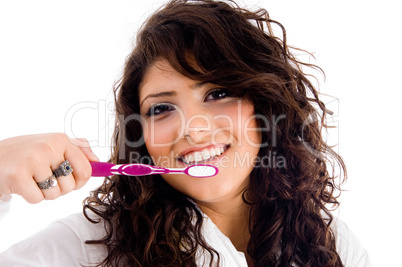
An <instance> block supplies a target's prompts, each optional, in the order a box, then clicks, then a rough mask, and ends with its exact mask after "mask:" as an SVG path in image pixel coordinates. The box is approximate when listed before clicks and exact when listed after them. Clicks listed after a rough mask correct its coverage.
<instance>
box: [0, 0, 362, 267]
mask: <svg viewBox="0 0 402 267" xmlns="http://www.w3.org/2000/svg"><path fill="white" fill-rule="evenodd" d="M272 24H276V25H279V26H280V27H282V26H281V25H280V24H279V23H277V22H275V21H272V20H271V19H270V18H269V17H268V14H267V12H266V11H265V10H259V11H257V12H251V11H248V10H244V9H241V8H239V7H238V6H236V4H235V3H234V2H229V1H228V2H221V1H209V0H201V1H182V0H177V1H171V2H169V3H168V4H167V5H165V6H164V7H163V8H162V9H160V10H159V11H157V12H156V13H155V14H154V15H153V16H151V17H150V18H149V19H148V21H147V22H146V23H145V24H144V25H143V27H142V29H141V31H140V32H139V34H138V37H137V43H136V46H135V48H134V50H133V52H132V53H131V55H130V56H129V58H128V60H127V62H126V67H125V72H124V75H123V77H122V79H121V81H120V83H119V84H118V86H117V88H116V91H115V94H116V111H117V116H116V131H115V135H114V152H113V155H112V158H111V162H113V163H115V164H124V163H136V162H139V163H147V164H154V165H157V166H162V167H186V166H189V165H192V164H199V163H202V164H211V165H215V166H217V167H218V168H219V173H218V174H217V175H216V176H214V177H210V178H192V177H188V176H183V175H173V174H164V175H149V176H139V177H128V176H123V175H116V176H113V177H108V178H106V179H105V182H104V184H103V185H102V186H101V187H100V188H99V189H98V190H96V191H95V192H93V194H92V195H91V196H90V197H88V198H87V199H86V204H85V207H84V215H85V217H84V216H83V215H73V216H71V217H69V218H66V219H65V220H62V221H60V222H58V223H56V224H53V225H52V226H51V227H49V228H48V229H46V230H44V231H43V232H41V233H38V234H37V235H36V236H34V237H32V238H30V239H28V240H26V241H24V242H22V243H20V244H17V245H15V246H13V247H11V248H10V249H9V250H8V251H6V252H5V253H4V254H3V255H1V256H0V262H6V263H8V264H11V265H12V264H14V265H18V264H25V263H29V264H36V265H38V266H60V265H64V266H77V265H83V266H94V265H102V266H369V261H368V257H367V254H366V252H365V251H364V249H362V248H361V247H360V245H359V244H358V242H357V240H356V239H355V238H354V237H353V235H352V234H351V233H350V232H349V231H348V228H347V227H346V226H345V225H344V224H343V223H342V222H339V221H337V220H334V219H333V216H332V215H331V213H330V211H329V208H334V207H337V206H338V204H339V203H338V201H337V197H336V190H337V189H339V188H338V186H337V183H336V179H335V177H334V175H333V169H334V168H335V165H336V164H339V166H341V171H345V168H344V163H343V162H342V159H341V158H340V157H339V156H338V155H337V154H336V153H335V152H334V151H332V150H331V148H330V147H329V146H328V145H327V144H326V143H325V142H324V141H323V139H322V136H321V130H322V128H323V127H324V121H325V116H326V115H327V114H328V112H329V111H328V110H327V109H326V107H325V105H324V104H323V103H322V102H321V101H320V99H319V94H318V92H317V90H316V89H315V88H314V87H313V85H312V84H311V83H310V81H309V80H308V79H307V77H306V75H305V74H304V73H303V71H302V67H303V68H304V67H312V66H310V65H309V64H303V63H302V62H299V61H297V59H296V58H295V57H294V56H293V55H292V54H291V53H290V51H289V48H288V46H287V44H286V38H282V39H280V38H278V37H276V36H274V34H273V32H272V29H271V26H272ZM282 29H283V27H282ZM283 32H284V29H283ZM284 33H285V32H284ZM285 36H286V35H285V34H284V35H283V37H285ZM79 141H80V140H75V143H77V142H79ZM0 148H1V151H3V152H0V156H1V155H3V156H1V157H0V159H1V160H2V162H1V163H0V164H1V166H7V167H5V170H7V171H4V172H3V174H2V176H1V180H0V182H1V183H2V184H1V188H4V189H2V191H1V192H0V193H1V194H2V195H3V196H2V198H3V199H4V200H5V201H6V200H7V195H8V194H11V193H17V194H20V195H22V196H24V197H25V198H26V199H27V200H28V201H30V202H38V201H40V200H41V199H43V198H46V199H52V198H56V197H57V196H58V195H60V194H64V193H67V192H69V191H71V190H72V189H74V188H78V187H80V186H81V185H82V184H84V183H85V182H86V180H87V179H88V178H89V176H90V172H91V169H90V165H89V162H90V161H96V157H95V156H94V155H92V153H91V151H90V149H88V148H82V147H81V148H80V147H79V146H76V145H73V144H71V143H70V142H69V141H68V139H67V138H66V137H65V136H64V135H59V134H57V135H40V136H29V137H19V138H13V139H9V140H5V141H3V142H1V143H0ZM38 148H39V149H38ZM6 151H8V153H7V157H5V156H4V155H6V154H5V153H6ZM10 151H13V153H10ZM22 151H24V153H22ZM27 151H28V152H30V153H27ZM1 153H3V154H1ZM21 154H24V155H28V156H26V157H28V159H31V160H30V163H29V164H28V165H26V164H25V166H26V168H25V169H23V170H19V171H18V172H16V171H15V169H16V168H14V167H15V166H23V165H22V164H19V165H16V164H17V163H18V161H20V160H24V162H29V160H27V159H26V158H25V159H21V157H20V156H19V155H21ZM29 155H31V157H29ZM32 158H33V159H32ZM38 159H40V160H38ZM66 160H68V161H69V163H70V165H69V166H70V167H71V168H73V172H72V173H65V175H61V176H60V177H59V178H54V177H53V174H52V170H55V169H59V164H60V162H65V161H66ZM16 162H17V163H16ZM49 167H50V168H49ZM32 177H33V178H34V180H33V179H32ZM47 177H49V178H48V179H46V180H45V179H44V178H47ZM43 180H45V181H46V183H44V182H43ZM55 181H57V185H56V184H55ZM38 185H39V187H41V188H42V189H40V188H39V187H38ZM3 205H4V204H3ZM14 265H13V266H14Z"/></svg>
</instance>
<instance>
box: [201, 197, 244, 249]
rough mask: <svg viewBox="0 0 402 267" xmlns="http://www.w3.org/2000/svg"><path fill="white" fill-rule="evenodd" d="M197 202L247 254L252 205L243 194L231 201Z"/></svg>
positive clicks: (236, 245) (235, 245) (219, 227)
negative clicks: (248, 203)
mask: <svg viewBox="0 0 402 267" xmlns="http://www.w3.org/2000/svg"><path fill="white" fill-rule="evenodd" d="M196 203H197V205H198V206H199V207H200V208H201V210H202V211H203V212H204V213H205V214H206V215H208V217H209V218H210V219H211V220H212V222H213V223H214V224H215V225H216V226H217V227H218V229H219V230H220V231H221V232H222V233H223V234H224V235H225V236H227V237H228V238H229V239H230V240H231V242H232V244H233V245H234V247H235V248H236V249H237V250H238V251H241V252H243V253H245V254H246V253H247V245H248V241H249V239H250V232H249V213H250V206H249V205H247V204H246V203H244V201H243V199H242V197H241V195H240V196H239V197H236V198H234V199H232V200H231V201H227V200H225V201H221V202H198V201H196Z"/></svg>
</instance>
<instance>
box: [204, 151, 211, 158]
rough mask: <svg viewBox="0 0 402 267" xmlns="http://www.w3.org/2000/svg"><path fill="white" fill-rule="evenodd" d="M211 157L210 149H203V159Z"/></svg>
mask: <svg viewBox="0 0 402 267" xmlns="http://www.w3.org/2000/svg"><path fill="white" fill-rule="evenodd" d="M210 157H211V154H210V153H209V151H208V150H203V151H202V159H204V160H205V159H209V158H210Z"/></svg>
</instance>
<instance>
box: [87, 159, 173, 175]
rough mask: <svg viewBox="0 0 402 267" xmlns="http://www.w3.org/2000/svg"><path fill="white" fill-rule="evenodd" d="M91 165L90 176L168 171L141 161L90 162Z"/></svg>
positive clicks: (147, 173) (146, 173)
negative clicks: (119, 163)
mask: <svg viewBox="0 0 402 267" xmlns="http://www.w3.org/2000/svg"><path fill="white" fill-rule="evenodd" d="M91 167H92V175H91V176H92V177H104V176H112V175H115V174H122V175H132V176H141V175H149V174H156V173H159V174H161V173H167V172H168V170H167V169H165V168H160V167H154V166H150V165H147V164H141V163H134V164H121V165H115V164H112V163H108V162H91Z"/></svg>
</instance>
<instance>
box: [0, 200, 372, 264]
mask: <svg viewBox="0 0 402 267" xmlns="http://www.w3.org/2000/svg"><path fill="white" fill-rule="evenodd" d="M9 206H10V198H7V197H4V196H3V197H2V198H1V199H0V218H1V217H2V216H3V215H4V214H5V213H6V212H7V211H8V209H9ZM333 228H334V232H335V237H336V246H337V249H338V253H339V255H340V257H341V259H342V262H343V264H344V265H345V266H346V267H349V266H351V267H352V266H353V267H370V266H372V265H371V263H370V261H369V258H368V255H367V252H366V251H365V250H364V249H363V248H362V246H361V245H360V243H359V241H358V240H357V239H356V237H355V236H354V235H353V233H352V232H351V231H350V230H349V228H348V227H347V226H346V224H345V223H343V222H342V221H339V220H338V221H337V222H336V223H335V224H334V226H333ZM203 233H204V237H205V239H206V241H207V242H208V244H209V245H210V246H211V247H212V248H214V249H215V250H216V251H217V252H218V253H219V255H220V258H221V262H222V264H221V266H228V267H236V266H239V267H240V266H241V267H246V266H247V262H246V258H245V256H244V254H243V253H242V252H239V251H237V250H236V248H235V247H234V246H233V244H232V243H231V241H230V239H229V238H228V237H226V236H225V235H224V234H222V232H221V231H220V230H219V229H218V227H217V226H216V225H215V224H214V223H213V222H212V221H211V219H210V218H208V217H207V216H206V215H205V216H204V224H203ZM103 236H104V226H103V224H102V223H98V224H92V223H91V222H89V221H88V220H87V219H86V218H85V217H84V215H83V214H74V215H71V216H69V217H67V218H65V219H62V220H59V221H57V222H55V223H53V224H51V225H50V226H49V227H47V228H46V229H44V230H42V231H40V232H39V233H37V234H35V235H33V236H32V237H30V238H28V239H26V240H24V241H22V242H20V243H17V244H15V245H13V246H12V247H10V248H9V249H8V250H6V251H5V252H3V253H1V254H0V266H13V267H18V266H24V267H26V266H38V267H39V266H40V267H47V266H49V267H54V266H58V267H64V266H65V267H71V266H90V265H93V264H94V263H99V262H100V261H102V260H103V259H104V258H105V256H106V255H107V254H106V253H107V252H106V249H105V247H104V246H98V245H86V244H85V241H86V240H91V239H92V240H93V239H100V238H102V237H103ZM205 262H209V254H208V253H202V251H199V253H197V265H198V266H205V265H204V263H205Z"/></svg>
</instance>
